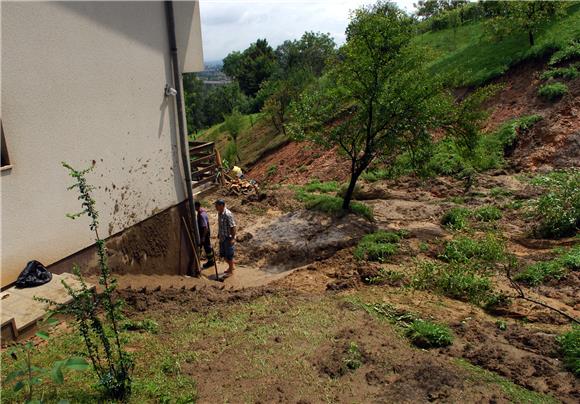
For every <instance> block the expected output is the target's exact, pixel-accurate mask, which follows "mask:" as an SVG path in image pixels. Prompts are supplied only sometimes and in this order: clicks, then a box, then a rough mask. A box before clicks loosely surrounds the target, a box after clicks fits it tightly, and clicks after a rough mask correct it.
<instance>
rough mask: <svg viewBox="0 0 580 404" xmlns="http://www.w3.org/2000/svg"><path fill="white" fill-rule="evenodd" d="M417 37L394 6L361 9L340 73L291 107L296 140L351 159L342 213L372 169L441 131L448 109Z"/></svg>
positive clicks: (356, 14)
mask: <svg viewBox="0 0 580 404" xmlns="http://www.w3.org/2000/svg"><path fill="white" fill-rule="evenodd" d="M412 32H413V20H412V19H411V18H410V17H409V16H407V15H406V14H405V13H404V12H403V11H401V10H400V9H399V8H397V7H396V6H395V5H393V4H392V3H378V4H376V5H374V6H372V7H365V8H361V9H358V10H356V11H355V12H354V15H353V18H352V20H351V22H350V24H349V26H348V28H347V31H346V34H347V40H346V44H345V45H344V46H343V47H342V48H341V49H340V51H339V57H338V62H337V63H336V65H335V68H334V69H333V70H332V71H330V72H329V74H328V75H327V76H325V77H324V78H323V79H322V80H320V82H319V84H318V85H317V86H315V87H314V88H313V89H311V90H310V91H307V92H306V93H305V94H304V96H303V97H302V98H301V100H300V102H298V103H295V104H294V106H293V113H292V117H293V121H292V123H291V124H290V125H289V129H290V130H291V131H292V133H293V134H294V135H296V136H297V137H298V138H307V139H310V140H313V141H315V142H318V143H320V144H322V145H325V146H328V147H333V146H336V145H338V146H339V147H340V148H341V149H342V151H344V152H345V153H346V154H347V156H348V157H349V159H350V182H349V186H348V189H347V191H346V193H345V196H344V201H343V209H345V210H346V209H348V208H349V206H350V201H351V199H352V194H353V191H354V189H355V185H356V182H357V180H358V178H359V177H360V175H361V174H362V172H363V171H364V170H365V169H366V168H367V167H368V166H369V164H370V163H371V162H372V161H373V160H374V159H375V158H377V156H384V155H397V154H398V153H400V152H401V151H402V150H404V148H405V145H410V146H411V147H412V146H413V145H414V144H415V143H416V142H414V141H413V139H414V138H417V139H420V138H423V137H424V136H425V133H426V131H427V130H428V129H430V128H433V127H437V126H439V123H440V120H441V119H442V117H443V116H444V111H445V108H446V107H448V106H449V105H450V101H449V96H448V95H447V94H446V93H444V92H443V91H442V85H441V83H440V81H438V80H437V79H436V78H433V76H432V75H431V74H429V73H428V71H427V70H426V65H425V61H424V57H423V56H422V54H421V52H419V51H418V50H417V49H415V48H414V46H413V44H412V42H411V38H412Z"/></svg>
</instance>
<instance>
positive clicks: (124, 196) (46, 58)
mask: <svg viewBox="0 0 580 404" xmlns="http://www.w3.org/2000/svg"><path fill="white" fill-rule="evenodd" d="M2 3H3V4H2V8H1V13H2V81H1V85H2V113H1V114H2V115H1V118H2V123H3V127H4V133H5V136H6V141H7V145H8V150H9V153H10V160H11V163H12V165H13V168H12V169H11V170H9V171H3V172H2V178H1V181H2V182H1V187H2V188H1V191H2V196H1V198H2V205H1V207H2V222H1V240H0V242H1V244H2V275H1V276H2V279H1V282H2V285H5V284H7V283H9V282H12V281H14V279H15V278H16V276H17V275H18V273H19V272H20V270H21V269H22V268H23V267H24V265H25V264H26V262H27V261H29V260H31V259H37V260H39V261H41V262H43V263H45V264H47V265H48V264H51V263H53V262H56V261H58V260H60V259H62V258H64V257H66V256H68V255H70V254H72V253H74V252H76V251H79V250H81V249H83V248H85V247H87V246H89V245H91V244H92V243H93V239H92V235H91V233H90V232H89V230H88V226H87V224H88V220H87V219H86V218H81V219H77V220H75V221H72V220H70V219H67V218H66V217H65V214H66V213H67V212H76V211H78V210H79V209H80V206H79V203H78V201H77V199H76V194H75V192H74V191H67V190H66V188H67V186H68V185H70V184H71V179H70V178H69V177H68V175H67V172H66V170H65V169H64V168H62V167H61V165H60V162H61V161H63V160H64V161H67V162H69V163H70V164H72V165H73V166H75V167H86V166H88V165H90V163H91V161H93V160H94V161H95V162H96V167H95V169H94V171H93V172H92V173H91V174H90V175H89V181H90V182H91V183H92V184H93V185H95V186H96V187H97V189H96V190H95V193H94V196H95V199H96V201H97V207H98V209H99V211H100V214H101V217H100V224H101V235H102V236H105V237H106V236H109V235H112V234H115V233H118V232H119V231H121V230H123V229H125V228H127V227H129V226H132V225H134V224H135V223H138V222H140V221H142V220H144V219H146V218H147V217H149V216H151V215H153V214H155V213H156V212H159V211H161V210H163V209H166V208H168V207H169V206H173V205H175V204H177V203H179V202H180V201H183V200H184V199H185V192H184V189H183V184H182V182H181V175H179V170H180V163H179V154H178V147H177V144H178V141H177V131H176V121H175V119H174V117H175V111H174V100H173V99H172V98H166V97H164V91H163V90H164V86H165V84H166V83H170V84H171V83H172V78H171V77H172V76H171V68H170V59H169V52H168V40H167V26H166V20H165V12H164V7H163V3H161V2H141V3H137V2H106V3H105V2H101V3H97V2H76V3H72V2H62V3H56V2H51V3H49V2H39V3H29V2H15V3H12V2H2ZM188 7H189V8H188ZM179 13H180V16H179V18H176V21H177V22H178V23H179V24H181V25H183V24H184V23H183V19H184V18H185V19H186V23H187V18H190V19H191V17H193V16H194V3H189V4H180V5H179ZM188 16H189V17H188ZM194 23H197V24H198V23H199V22H198V21H197V22H194ZM189 24H191V21H189ZM181 29H182V28H180V30H181ZM184 34H185V33H184V32H182V31H178V35H180V36H183V35H184ZM186 34H187V35H189V32H187V33H186ZM178 42H179V43H181V44H183V43H187V42H188V40H187V39H186V38H183V37H180V38H179V39H178ZM184 55H185V52H184V50H181V59H182V60H184ZM182 65H183V62H182ZM182 67H183V66H182Z"/></svg>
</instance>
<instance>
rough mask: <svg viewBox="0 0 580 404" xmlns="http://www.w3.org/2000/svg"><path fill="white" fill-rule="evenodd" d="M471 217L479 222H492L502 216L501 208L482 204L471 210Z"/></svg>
mask: <svg viewBox="0 0 580 404" xmlns="http://www.w3.org/2000/svg"><path fill="white" fill-rule="evenodd" d="M473 217H474V218H475V219H477V220H479V221H481V222H492V221H495V220H499V219H501V218H502V213H501V210H499V209H498V208H497V207H495V206H491V205H490V206H483V207H481V208H478V209H476V210H475V211H474V212H473Z"/></svg>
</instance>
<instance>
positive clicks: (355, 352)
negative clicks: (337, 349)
mask: <svg viewBox="0 0 580 404" xmlns="http://www.w3.org/2000/svg"><path fill="white" fill-rule="evenodd" d="M362 359H363V357H362V352H361V350H360V348H359V346H358V345H357V343H356V342H354V341H351V342H350V344H349V345H348V349H347V351H346V356H345V357H344V358H343V362H344V365H345V366H346V368H347V369H348V370H351V371H352V370H357V369H358V368H360V367H361V366H362Z"/></svg>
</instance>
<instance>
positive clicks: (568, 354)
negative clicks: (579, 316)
mask: <svg viewBox="0 0 580 404" xmlns="http://www.w3.org/2000/svg"><path fill="white" fill-rule="evenodd" d="M558 343H559V344H560V351H561V352H562V357H563V359H564V365H565V366H566V368H567V369H569V370H570V371H571V372H572V373H574V375H576V377H580V326H577V325H575V326H573V327H572V330H570V331H568V332H566V333H564V334H562V335H560V336H559V337H558Z"/></svg>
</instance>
